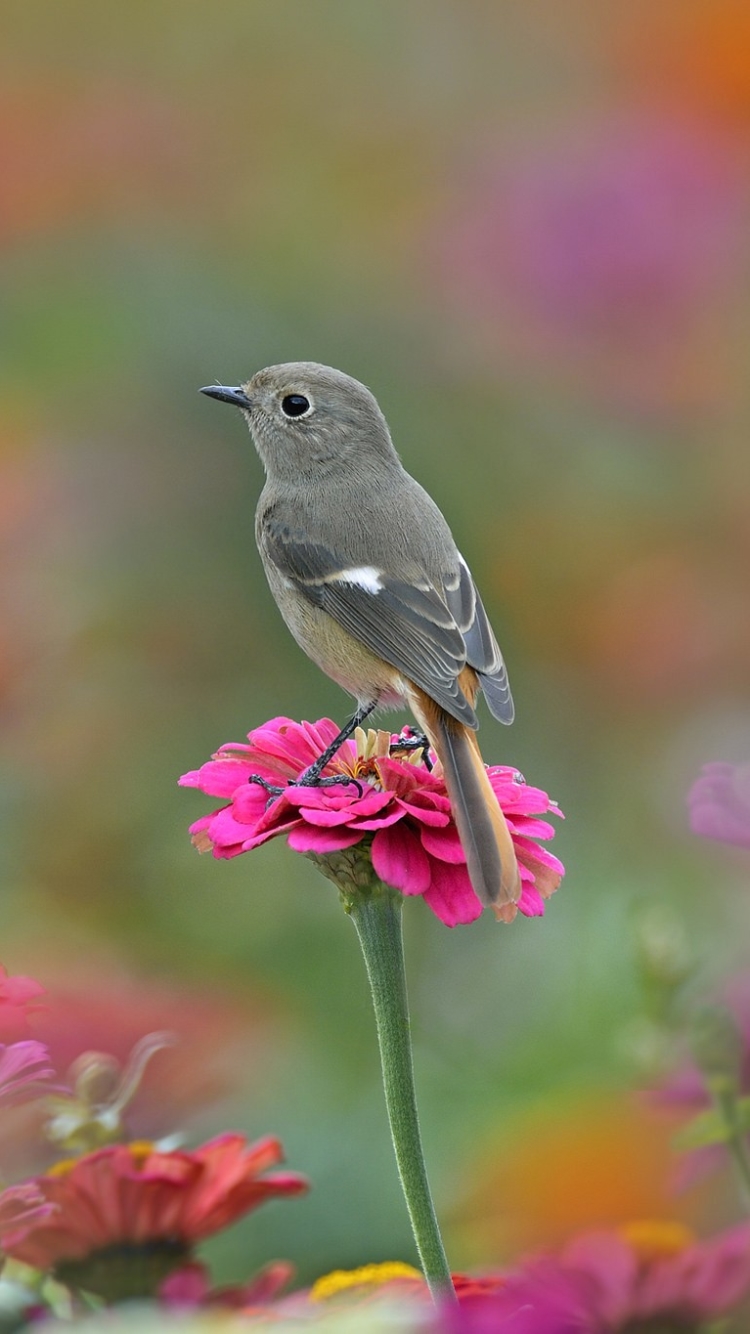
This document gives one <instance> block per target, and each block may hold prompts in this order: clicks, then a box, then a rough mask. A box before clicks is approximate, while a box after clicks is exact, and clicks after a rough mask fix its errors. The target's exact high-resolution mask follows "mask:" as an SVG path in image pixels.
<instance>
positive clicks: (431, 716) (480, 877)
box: [410, 673, 521, 919]
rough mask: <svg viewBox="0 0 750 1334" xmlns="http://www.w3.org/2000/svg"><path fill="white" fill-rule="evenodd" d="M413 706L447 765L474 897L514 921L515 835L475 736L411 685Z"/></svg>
mask: <svg viewBox="0 0 750 1334" xmlns="http://www.w3.org/2000/svg"><path fill="white" fill-rule="evenodd" d="M472 675H473V673H472ZM475 691H476V686H475ZM466 693H467V694H468V691H467V692H466ZM410 703H411V706H412V709H413V712H414V715H415V717H416V719H417V722H418V723H419V725H420V727H421V728H422V730H423V731H424V732H425V733H426V734H427V736H428V738H429V740H430V742H431V744H432V746H433V749H434V750H435V753H436V754H437V757H438V759H439V760H440V763H441V764H442V766H443V774H444V777H445V786H446V787H447V789H448V796H449V797H450V802H451V808H452V810H453V818H454V819H455V821H456V828H457V829H458V836H459V838H460V839H461V846H462V848H463V850H464V853H465V854H466V866H467V869H468V872H469V878H470V880H471V883H472V886H473V888H474V892H475V894H476V895H477V897H478V898H479V900H480V901H481V902H482V903H483V904H484V905H485V907H488V908H492V909H493V910H494V912H495V915H496V917H499V918H501V919H509V918H510V917H512V916H514V915H515V907H514V905H515V904H516V903H517V902H518V899H519V898H520V895H521V879H520V876H519V874H518V863H517V861H516V854H515V849H514V847H513V840H512V839H511V836H510V830H509V829H508V825H507V822H506V819H505V816H504V815H503V812H502V810H501V809H500V805H499V803H498V800H497V797H496V796H495V793H494V792H493V790H492V786H491V784H490V780H489V778H488V777H487V770H486V769H485V767H484V762H483V760H482V756H481V753H480V750H479V744H478V742H477V739H476V736H475V734H474V732H473V731H472V729H471V728H469V727H466V726H465V724H464V723H459V722H458V721H457V720H456V719H455V718H451V716H450V715H449V714H447V713H446V712H445V710H444V709H441V707H440V705H439V704H436V703H435V701H434V700H432V699H430V697H429V695H426V694H425V693H424V691H423V690H420V689H419V687H418V686H412V689H411V691H410Z"/></svg>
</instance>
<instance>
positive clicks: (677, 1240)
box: [618, 1218, 695, 1264]
mask: <svg viewBox="0 0 750 1334" xmlns="http://www.w3.org/2000/svg"><path fill="white" fill-rule="evenodd" d="M618 1231H619V1234H620V1236H621V1237H622V1239H623V1241H624V1242H626V1243H627V1245H628V1246H631V1247H632V1249H633V1250H634V1251H635V1253H636V1255H637V1256H638V1259H639V1260H641V1261H642V1262H643V1263H644V1264H650V1263H651V1261H653V1260H667V1259H669V1258H670V1256H673V1255H679V1254H680V1252H681V1251H684V1250H686V1249H687V1247H688V1246H692V1244H693V1242H694V1241H695V1233H694V1232H692V1231H691V1230H690V1228H689V1227H686V1226H685V1224H684V1223H678V1222H677V1221H676V1220H675V1219H659V1218H653V1219H652V1218H645V1219H639V1220H637V1221H636V1222H634V1223H625V1224H624V1225H623V1226H622V1227H621V1228H619V1229H618Z"/></svg>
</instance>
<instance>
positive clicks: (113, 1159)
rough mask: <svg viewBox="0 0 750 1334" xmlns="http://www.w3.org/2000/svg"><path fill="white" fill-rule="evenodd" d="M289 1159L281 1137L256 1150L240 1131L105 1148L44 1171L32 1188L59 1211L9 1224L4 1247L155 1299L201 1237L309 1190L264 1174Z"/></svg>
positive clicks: (0, 1236) (116, 1292)
mask: <svg viewBox="0 0 750 1334" xmlns="http://www.w3.org/2000/svg"><path fill="white" fill-rule="evenodd" d="M281 1158H282V1149H281V1145H280V1144H279V1142H278V1140H276V1139H273V1138H271V1137H268V1138H266V1139H262V1140H258V1141H257V1142H256V1143H255V1144H251V1145H249V1146H248V1144H247V1141H246V1140H245V1137H244V1136H243V1135H239V1134H225V1135H220V1136H218V1137H217V1138H216V1139H213V1140H210V1141H209V1142H208V1143H207V1144H204V1145H202V1146H201V1147H200V1148H198V1149H194V1150H192V1151H187V1150H173V1151H168V1152H162V1151H161V1150H159V1149H157V1148H155V1147H154V1146H153V1145H151V1144H148V1143H134V1144H124V1145H115V1146H113V1147H108V1148H105V1149H100V1150H98V1151H97V1152H96V1153H89V1154H86V1155H85V1156H84V1157H82V1158H77V1159H71V1160H68V1161H65V1162H63V1163H59V1164H57V1166H56V1167H55V1168H53V1169H52V1171H51V1172H49V1173H48V1174H47V1175H46V1176H42V1177H38V1178H37V1179H36V1181H35V1182H34V1183H33V1184H34V1185H35V1186H36V1187H37V1188H38V1190H39V1193H40V1195H41V1197H42V1199H43V1201H44V1202H46V1203H47V1204H48V1205H51V1206H53V1207H54V1210H55V1212H54V1214H52V1215H51V1216H48V1217H41V1218H39V1219H38V1220H37V1219H33V1220H31V1221H29V1222H28V1223H24V1224H22V1226H21V1227H12V1228H11V1229H10V1230H8V1229H7V1228H6V1230H4V1231H3V1232H1V1233H0V1249H2V1250H3V1251H4V1252H5V1254H6V1255H8V1256H11V1257H12V1258H13V1259H16V1260H22V1261H23V1262H24V1263H25V1264H29V1265H33V1266H34V1267H35V1268H37V1269H42V1270H53V1271H54V1272H55V1274H56V1275H57V1276H58V1277H59V1278H60V1279H61V1280H62V1281H63V1282H68V1283H70V1284H71V1286H73V1287H82V1288H85V1289H87V1290H89V1291H92V1292H98V1293H100V1294H101V1295H103V1296H105V1297H108V1298H110V1299H113V1298H115V1297H123V1296H137V1295H151V1294H152V1293H154V1292H155V1291H156V1289H157V1287H158V1284H159V1283H160V1282H161V1281H162V1280H163V1279H164V1278H165V1276H166V1274H168V1273H169V1272H170V1271H171V1270H172V1269H175V1268H179V1267H181V1266H182V1265H184V1263H185V1262H186V1260H189V1259H190V1256H191V1248H192V1246H193V1245H194V1244H195V1243H196V1242H198V1241H201V1240H202V1239H203V1238H204V1237H209V1236H211V1235H212V1234H213V1233H214V1232H218V1231H220V1229H221V1228H224V1227H227V1226H228V1225H229V1224H230V1223H233V1222H234V1221H235V1220H236V1219H238V1218H240V1217H241V1216H242V1215H243V1214H246V1213H248V1212H249V1210H251V1209H255V1208H257V1206H258V1205H259V1204H262V1203H263V1202H264V1201H265V1200H267V1199H272V1198H273V1197H274V1196H277V1195H297V1194H299V1193H300V1192H302V1191H304V1190H306V1189H307V1181H306V1180H305V1178H304V1177H302V1176H299V1175H298V1174H297V1173H296V1172H273V1173H268V1174H267V1175H265V1176H262V1175H261V1173H264V1172H266V1170H267V1169H268V1168H269V1167H273V1166H274V1165H275V1164H276V1163H278V1162H280V1161H281ZM6 1195H7V1192H4V1193H3V1194H2V1195H0V1219H1V1218H2V1210H3V1202H4V1199H5V1196H6ZM145 1270H147V1274H145V1277H144V1273H145Z"/></svg>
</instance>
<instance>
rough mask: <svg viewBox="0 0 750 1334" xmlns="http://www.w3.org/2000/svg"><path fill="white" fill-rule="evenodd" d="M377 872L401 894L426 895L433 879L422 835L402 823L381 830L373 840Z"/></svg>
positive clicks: (374, 862) (373, 853) (374, 864)
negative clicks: (420, 837)
mask: <svg viewBox="0 0 750 1334" xmlns="http://www.w3.org/2000/svg"><path fill="white" fill-rule="evenodd" d="M372 864H373V868H374V870H375V873H376V875H379V876H380V879H381V880H383V881H384V882H385V884H386V885H392V886H393V888H394V889H400V890H401V893H402V894H424V892H425V890H426V889H428V887H429V885H430V881H431V872H430V862H429V859H428V857H427V854H426V853H425V851H424V849H423V848H422V845H421V843H420V841H419V837H418V835H417V834H416V833H414V832H413V830H411V829H409V827H408V825H406V824H405V823H403V822H401V823H399V824H396V825H392V826H391V827H390V828H389V829H379V830H378V832H377V834H376V835H375V837H374V839H373V840H372Z"/></svg>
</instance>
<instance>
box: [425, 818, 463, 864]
mask: <svg viewBox="0 0 750 1334" xmlns="http://www.w3.org/2000/svg"><path fill="white" fill-rule="evenodd" d="M419 835H420V838H421V840H422V847H423V848H424V849H425V851H426V852H428V853H429V854H430V856H431V857H439V859H440V861H441V862H453V863H459V862H463V863H464V864H465V863H466V854H465V852H464V850H463V848H462V847H461V840H460V838H459V837H458V830H457V829H456V826H455V825H454V824H452V825H448V826H447V827H446V828H445V829H430V828H429V827H423V828H422V829H420V831H419Z"/></svg>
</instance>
